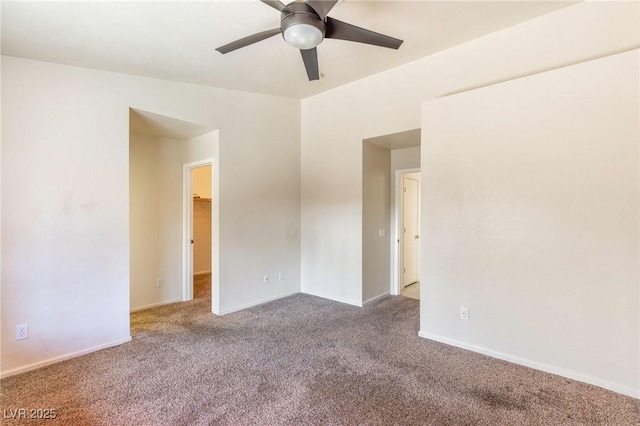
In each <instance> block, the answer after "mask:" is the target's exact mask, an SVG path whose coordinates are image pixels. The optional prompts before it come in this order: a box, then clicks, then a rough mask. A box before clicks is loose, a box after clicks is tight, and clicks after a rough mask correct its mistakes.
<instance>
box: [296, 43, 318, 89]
mask: <svg viewBox="0 0 640 426" xmlns="http://www.w3.org/2000/svg"><path fill="white" fill-rule="evenodd" d="M300 53H302V60H303V61H304V67H305V68H306V69H307V76H308V77H309V81H312V80H320V73H319V72H318V50H317V49H316V48H315V47H314V48H313V49H309V50H302V49H300Z"/></svg>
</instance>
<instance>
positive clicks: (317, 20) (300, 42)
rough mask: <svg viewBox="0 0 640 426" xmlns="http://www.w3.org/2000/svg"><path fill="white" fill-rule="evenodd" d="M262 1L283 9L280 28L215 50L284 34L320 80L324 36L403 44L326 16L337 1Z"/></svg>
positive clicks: (392, 46) (224, 50)
mask: <svg viewBox="0 0 640 426" xmlns="http://www.w3.org/2000/svg"><path fill="white" fill-rule="evenodd" d="M260 1H262V2H263V3H265V4H267V5H269V6H271V7H273V8H274V9H276V10H278V11H279V12H280V14H281V16H280V28H274V29H272V30H266V31H262V32H259V33H256V34H253V35H250V36H247V37H244V38H241V39H239V40H236V41H234V42H231V43H229V44H225V45H224V46H221V47H218V48H217V49H216V50H217V51H218V52H220V53H223V54H224V53H229V52H233V51H234V50H237V49H240V48H242V47H246V46H249V45H250V44H253V43H257V42H259V41H262V40H265V39H267V38H269V37H272V36H274V35H276V34H278V33H282V36H283V37H284V40H285V41H286V42H287V43H288V44H289V45H291V46H293V47H295V48H297V49H300V53H302V60H303V61H304V66H305V68H306V70H307V76H308V77H309V81H311V80H319V79H320V74H319V72H318V52H317V50H316V46H318V45H319V44H320V43H321V42H322V40H324V39H325V38H335V39H340V40H347V41H355V42H358V43H366V44H372V45H374V46H381V47H388V48H390V49H398V48H399V47H400V45H401V44H402V40H399V39H397V38H393V37H389V36H387V35H384V34H379V33H376V32H373V31H370V30H366V29H364V28H360V27H356V26H355V25H351V24H348V23H346V22H342V21H338V20H337V19H333V18H331V17H329V16H327V15H328V14H329V12H330V11H331V9H332V8H333V7H334V6H335V5H336V3H338V0H296V1H293V2H291V3H289V4H287V5H285V4H283V3H281V2H280V1H279V0H260Z"/></svg>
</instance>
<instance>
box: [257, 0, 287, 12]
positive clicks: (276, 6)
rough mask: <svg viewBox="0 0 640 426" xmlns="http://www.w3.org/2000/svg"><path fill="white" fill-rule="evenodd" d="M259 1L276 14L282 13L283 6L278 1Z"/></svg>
mask: <svg viewBox="0 0 640 426" xmlns="http://www.w3.org/2000/svg"><path fill="white" fill-rule="evenodd" d="M260 1H261V2H262V3H264V4H266V5H269V6H271V7H272V8H274V9H276V10H277V11H278V12H282V9H284V8H285V5H284V4H282V3H281V2H279V1H278V0H260Z"/></svg>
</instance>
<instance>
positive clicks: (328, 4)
mask: <svg viewBox="0 0 640 426" xmlns="http://www.w3.org/2000/svg"><path fill="white" fill-rule="evenodd" d="M305 3H307V4H308V5H309V6H311V7H312V8H313V10H315V11H316V13H317V14H318V15H320V17H321V18H322V19H324V18H326V17H327V15H328V14H329V12H330V11H331V9H333V6H335V5H336V3H338V0H307V1H305Z"/></svg>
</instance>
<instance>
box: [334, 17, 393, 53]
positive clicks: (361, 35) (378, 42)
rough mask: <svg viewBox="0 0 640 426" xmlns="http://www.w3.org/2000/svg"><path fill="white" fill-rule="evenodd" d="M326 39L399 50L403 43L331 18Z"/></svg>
mask: <svg viewBox="0 0 640 426" xmlns="http://www.w3.org/2000/svg"><path fill="white" fill-rule="evenodd" d="M324 37H325V38H336V39H339V40H348V41H355V42H358V43H366V44H373V45H374V46H381V47H388V48H390V49H397V48H399V47H400V45H401V44H402V43H403V41H402V40H399V39H397V38H393V37H389V36H387V35H384V34H380V33H376V32H373V31H370V30H365V29H364V28H360V27H356V26H355V25H351V24H347V23H346V22H342V21H338V20H337V19H333V18H330V17H327V31H326V33H325V35H324Z"/></svg>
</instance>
